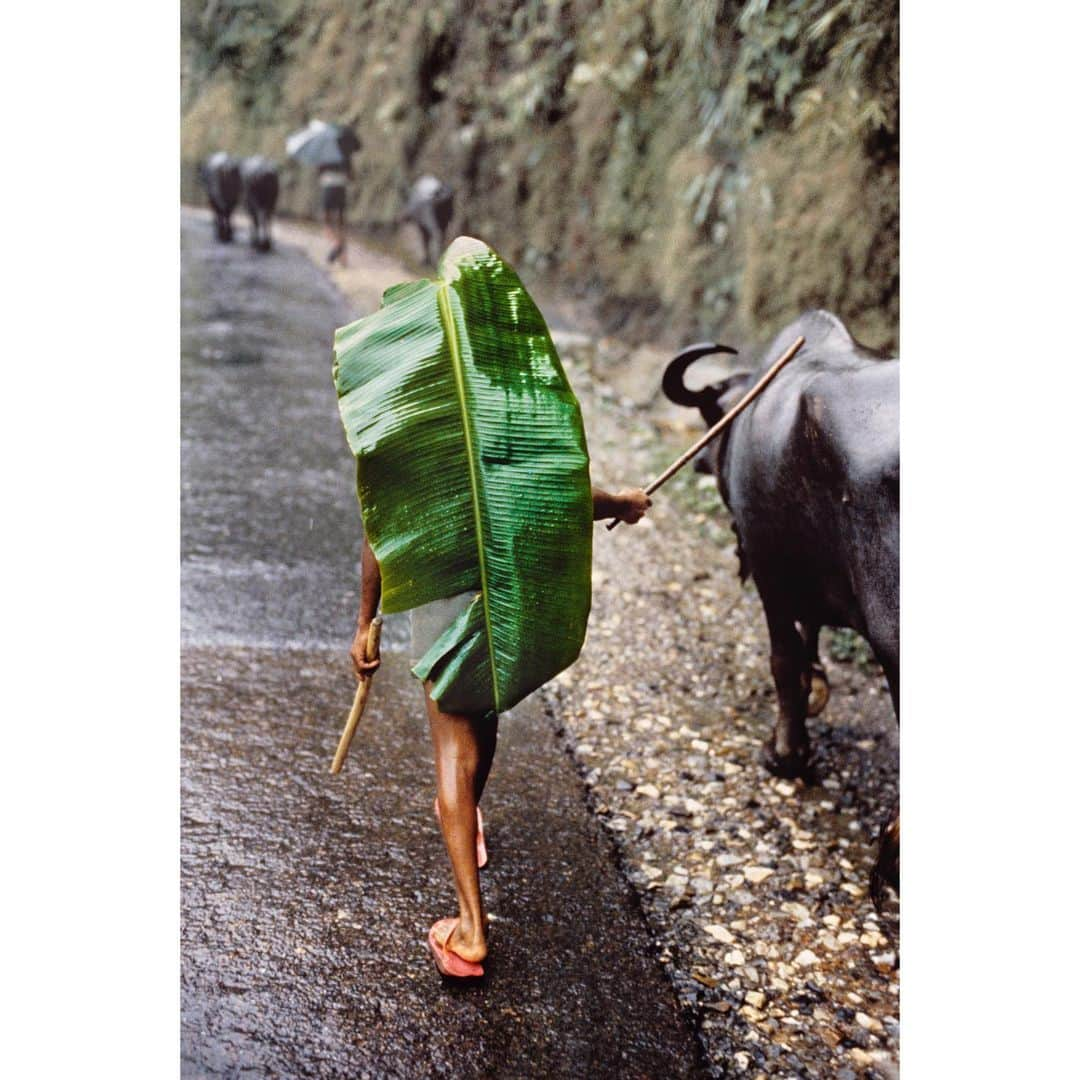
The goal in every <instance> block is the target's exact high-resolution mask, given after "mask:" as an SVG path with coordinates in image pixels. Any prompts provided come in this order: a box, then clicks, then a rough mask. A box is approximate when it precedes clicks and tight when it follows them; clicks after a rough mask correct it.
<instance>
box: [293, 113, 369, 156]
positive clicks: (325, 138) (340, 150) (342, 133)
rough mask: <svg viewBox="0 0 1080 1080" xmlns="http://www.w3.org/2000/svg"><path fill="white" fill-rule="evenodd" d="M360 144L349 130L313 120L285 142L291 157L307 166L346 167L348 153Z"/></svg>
mask: <svg viewBox="0 0 1080 1080" xmlns="http://www.w3.org/2000/svg"><path fill="white" fill-rule="evenodd" d="M358 142H359V140H358V139H357V138H356V136H355V135H354V134H353V133H352V132H351V131H350V130H349V129H348V128H342V127H339V126H338V125H337V124H328V123H326V121H325V120H312V121H311V123H309V124H308V126H307V127H306V128H301V129H300V130H299V131H294V132H293V133H292V134H291V135H290V136H289V137H288V138H287V139H286V140H285V150H286V152H287V153H288V155H289V157H291V158H296V160H297V161H302V162H303V163H304V164H306V165H315V166H319V165H344V164H345V158H346V156H347V155H346V152H348V153H352V151H353V150H355V149H357V145H358Z"/></svg>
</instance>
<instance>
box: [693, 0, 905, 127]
mask: <svg viewBox="0 0 1080 1080" xmlns="http://www.w3.org/2000/svg"><path fill="white" fill-rule="evenodd" d="M736 26H737V28H738V31H739V34H740V39H739V44H738V51H737V54H736V58H735V63H734V66H733V69H732V71H731V72H730V74H729V75H728V77H727V78H726V79H725V80H724V83H723V85H722V87H718V88H716V89H711V90H709V91H707V92H706V95H705V98H704V110H703V119H704V124H703V128H702V138H703V139H706V140H708V139H712V138H715V137H716V136H717V135H718V134H724V135H728V136H731V135H734V136H735V137H738V138H742V139H746V138H753V137H754V136H757V135H760V134H762V133H763V132H764V131H766V130H767V129H768V128H776V127H786V126H788V125H794V126H796V127H802V126H805V125H808V124H814V125H817V126H819V127H820V128H821V129H822V131H823V132H824V133H826V134H828V135H830V136H832V137H836V138H840V139H862V140H866V141H867V142H870V141H874V140H877V141H884V142H885V143H886V144H889V143H890V142H891V143H892V144H893V145H895V139H896V137H897V135H898V131H899V78H898V74H899V72H898V59H899V45H900V9H899V3H898V2H897V0H790V2H789V3H785V4H770V3H769V2H768V0H749V2H747V3H746V4H744V5H743V9H742V11H741V13H740V14H739V17H738V19H737V20H736Z"/></svg>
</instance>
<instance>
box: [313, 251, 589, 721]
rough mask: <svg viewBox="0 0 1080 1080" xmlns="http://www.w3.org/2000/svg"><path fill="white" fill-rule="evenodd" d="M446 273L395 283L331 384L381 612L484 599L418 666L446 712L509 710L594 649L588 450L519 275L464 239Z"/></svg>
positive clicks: (340, 339)
mask: <svg viewBox="0 0 1080 1080" xmlns="http://www.w3.org/2000/svg"><path fill="white" fill-rule="evenodd" d="M439 274H440V276H439V278H438V279H437V280H434V281H420V282H413V283H410V284H407V285H399V286H395V287H394V288H392V289H389V290H387V292H386V294H385V295H384V297H383V304H382V307H381V308H380V309H379V310H378V311H377V312H375V313H374V314H373V315H369V316H367V317H366V318H363V319H360V320H358V321H357V322H354V323H352V324H351V325H349V326H346V327H343V328H342V329H340V330H338V332H337V334H336V336H335V341H334V382H335V386H336V388H337V393H338V398H339V406H340V410H341V418H342V422H343V423H344V425H345V433H346V436H347V438H348V441H349V446H350V448H351V449H352V451H353V453H354V454H355V455H356V458H357V493H358V495H359V498H360V503H361V507H362V511H363V518H364V529H365V531H366V534H367V536H368V539H369V541H370V542H371V546H372V548H373V549H374V551H375V554H376V557H377V558H378V560H379V566H380V569H381V571H382V579H383V609H384V610H385V611H387V612H393V611H404V610H408V609H410V608H414V607H418V606H420V605H422V604H427V603H431V602H433V601H436V600H440V599H449V598H450V597H453V596H459V595H461V594H463V593H474V594H475V596H474V598H473V600H472V602H471V603H470V604H469V606H468V607H467V608H466V609H465V610H464V611H463V612H462V613H461V615H460V616H459V617H458V618H457V619H456V621H455V622H454V623H453V624H452V626H451V627H450V628H449V629H448V630H447V631H446V633H444V634H443V635H442V637H440V638H439V640H438V641H437V642H436V643H435V644H434V645H433V646H432V647H431V649H430V650H429V651H428V653H427V654H426V655H425V656H424V657H423V658H422V659H421V660H420V662H419V663H418V664H417V667H416V669H415V670H416V673H417V674H418V675H419V676H420V677H422V678H430V679H431V680H432V682H433V687H432V697H433V698H434V699H435V700H436V701H437V702H439V703H440V705H441V706H442V707H443V708H444V709H449V710H451V711H456V712H467V713H474V712H485V711H487V710H489V709H494V710H495V711H496V712H500V711H502V710H504V709H508V708H510V707H511V706H513V705H514V704H515V703H516V702H518V701H520V700H521V699H522V698H523V697H525V695H526V694H529V693H531V692H532V691H533V690H535V689H536V688H537V687H538V686H541V685H542V684H543V683H545V682H546V681H547V680H548V679H550V678H552V677H553V676H554V675H556V674H558V673H559V672H560V671H562V670H563V669H564V668H565V667H567V666H569V664H571V663H573V661H574V659H575V658H576V657H577V654H578V652H579V651H580V649H581V645H582V642H583V641H584V638H585V627H586V623H587V620H588V614H589V603H590V588H591V561H592V496H591V487H590V482H589V458H588V452H587V450H586V446H585V432H584V427H583V425H582V421H581V412H580V409H579V406H578V403H577V399H576V398H575V397H574V394H573V392H572V390H571V389H570V386H569V383H568V382H567V379H566V375H565V373H564V372H563V369H562V365H561V364H560V362H559V357H558V354H557V353H556V351H555V346H554V345H553V344H552V342H551V337H550V335H549V334H548V330H547V327H546V326H545V324H544V320H543V317H542V316H541V314H540V312H539V310H538V309H537V307H536V305H535V304H534V303H533V301H532V299H531V298H530V297H529V294H528V293H527V292H526V291H525V289H524V287H523V286H522V284H521V281H520V280H519V278H518V277H517V275H516V274H515V273H514V271H513V270H512V269H511V268H510V267H509V266H508V265H507V264H506V263H505V262H503V260H502V259H500V258H499V256H498V255H496V254H495V252H493V251H492V250H491V249H490V248H488V247H487V246H486V245H485V244H482V243H481V242H480V241H478V240H472V239H470V238H468V237H459V238H458V239H457V240H456V241H454V243H453V244H452V245H451V246H450V248H449V249H448V250H447V252H446V254H445V255H444V256H443V259H442V261H441V263H440V265H439Z"/></svg>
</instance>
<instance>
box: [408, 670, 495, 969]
mask: <svg viewBox="0 0 1080 1080" xmlns="http://www.w3.org/2000/svg"><path fill="white" fill-rule="evenodd" d="M429 691H430V684H427V683H425V685H424V697H425V702H426V705H427V712H428V721H429V723H430V725H431V741H432V743H433V745H434V747H435V782H436V786H437V788H438V799H439V811H440V813H439V816H440V819H441V824H442V833H443V840H444V841H445V843H446V850H447V854H449V856H450V865H451V867H452V868H453V872H454V888H455V890H456V892H457V898H458V923H457V925H456V926H455V927H454V929H453V931H452V933H451V934H450V936H449V938H448V939H447V941H446V942H442V943H441V944H444V945H445V944H449V946H450V948H451V949H453V951H454V952H456V953H457V954H458V956H460V957H462V958H463V959H465V960H472V961H473V962H475V963H479V962H480V961H481V960H483V959H484V957H485V956H487V938H486V935H485V932H484V905H483V900H482V898H481V896H480V872H479V870H478V868H477V865H476V803H477V799H478V797H479V794H480V793H481V792H482V791H483V789H484V784H485V782H486V781H487V776H488V773H489V772H490V770H491V761H492V758H493V757H494V755H495V741H496V728H497V724H498V721H497V720H496V719H495V718H494V717H488V718H486V719H485V718H483V717H480V716H463V715H460V714H456V713H445V712H443V711H442V710H441V709H440V708H439V707H438V705H436V704H435V703H434V702H433V701H432V700H431V694H430V692H429Z"/></svg>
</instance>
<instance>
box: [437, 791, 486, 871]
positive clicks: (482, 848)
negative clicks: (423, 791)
mask: <svg viewBox="0 0 1080 1080" xmlns="http://www.w3.org/2000/svg"><path fill="white" fill-rule="evenodd" d="M435 820H436V821H437V822H439V824H440V825H441V824H442V814H441V813H440V811H439V797H438V795H436V796H435ZM487 861H488V851H487V841H485V840H484V815H483V814H482V813H481V812H480V807H479V806H478V807H477V808H476V868H477V869H478V870H483V869H484V867H485V866H487Z"/></svg>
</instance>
